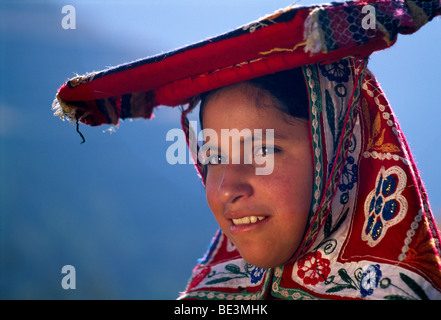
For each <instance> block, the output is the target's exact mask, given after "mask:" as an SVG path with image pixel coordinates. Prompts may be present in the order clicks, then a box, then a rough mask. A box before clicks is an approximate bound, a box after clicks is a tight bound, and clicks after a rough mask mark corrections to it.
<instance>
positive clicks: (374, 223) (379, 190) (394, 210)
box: [361, 166, 408, 247]
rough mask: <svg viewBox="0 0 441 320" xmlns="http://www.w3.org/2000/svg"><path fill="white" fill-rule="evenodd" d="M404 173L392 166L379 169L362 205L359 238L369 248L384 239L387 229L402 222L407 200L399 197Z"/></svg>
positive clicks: (404, 180) (403, 185)
mask: <svg viewBox="0 0 441 320" xmlns="http://www.w3.org/2000/svg"><path fill="white" fill-rule="evenodd" d="M406 181H407V178H406V173H405V172H404V171H403V169H401V168H400V167H397V166H394V167H391V168H389V169H388V170H385V169H384V167H381V169H380V172H379V173H378V175H377V180H376V182H375V185H376V187H375V189H373V190H372V191H371V192H370V193H369V195H368V196H367V198H366V201H365V204H364V212H365V217H366V218H365V222H364V225H363V229H362V234H361V237H362V239H363V240H364V241H367V243H368V245H369V246H371V247H374V246H376V245H377V244H378V243H379V242H380V241H381V240H382V238H383V237H384V235H385V234H386V232H387V229H388V228H390V227H391V226H393V225H395V224H397V223H399V222H400V221H401V220H403V218H404V216H405V215H406V212H407V206H408V205H407V200H406V198H404V196H402V195H401V192H402V191H403V189H404V187H405V185H406Z"/></svg>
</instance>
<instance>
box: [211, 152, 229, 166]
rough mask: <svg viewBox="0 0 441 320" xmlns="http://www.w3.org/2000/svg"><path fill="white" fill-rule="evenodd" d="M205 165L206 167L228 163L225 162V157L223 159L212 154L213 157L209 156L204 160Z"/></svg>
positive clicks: (218, 155)
mask: <svg viewBox="0 0 441 320" xmlns="http://www.w3.org/2000/svg"><path fill="white" fill-rule="evenodd" d="M205 163H206V164H208V165H217V164H224V163H228V162H227V159H226V158H225V157H223V156H222V155H220V154H213V155H210V156H209V157H208V158H207V159H206V161H205Z"/></svg>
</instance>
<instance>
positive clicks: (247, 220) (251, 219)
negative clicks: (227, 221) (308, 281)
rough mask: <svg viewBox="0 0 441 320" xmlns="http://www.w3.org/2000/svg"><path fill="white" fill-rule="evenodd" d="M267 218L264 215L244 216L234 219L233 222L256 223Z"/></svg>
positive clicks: (236, 223)
mask: <svg viewBox="0 0 441 320" xmlns="http://www.w3.org/2000/svg"><path fill="white" fill-rule="evenodd" d="M263 219H265V217H264V216H258V217H256V216H250V217H243V218H241V219H233V223H234V224H235V225H238V224H250V223H256V222H257V221H260V220H263Z"/></svg>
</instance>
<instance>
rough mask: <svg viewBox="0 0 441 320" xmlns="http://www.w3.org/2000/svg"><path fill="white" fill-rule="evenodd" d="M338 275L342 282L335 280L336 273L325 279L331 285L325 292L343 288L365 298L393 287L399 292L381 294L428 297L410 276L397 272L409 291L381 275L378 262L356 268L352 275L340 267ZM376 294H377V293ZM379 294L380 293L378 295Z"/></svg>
mask: <svg viewBox="0 0 441 320" xmlns="http://www.w3.org/2000/svg"><path fill="white" fill-rule="evenodd" d="M337 274H338V276H339V277H340V279H341V281H343V282H335V277H336V275H331V276H329V277H328V278H327V279H326V280H325V285H333V286H332V287H330V288H329V289H328V290H326V292H327V293H334V292H338V291H342V290H345V289H352V290H357V291H359V292H360V296H361V298H366V297H368V296H371V295H373V294H374V292H375V291H376V290H380V289H381V290H382V289H388V288H389V287H394V288H395V289H397V291H398V292H400V294H393V295H386V296H383V298H384V299H387V300H415V299H422V300H427V299H429V298H428V296H427V294H426V292H425V291H424V289H423V288H421V286H420V285H419V284H418V283H417V282H416V281H415V280H413V279H412V278H410V277H409V276H407V275H405V274H404V273H399V275H400V280H401V281H402V282H403V283H404V284H405V285H406V286H407V287H408V288H410V289H411V291H410V290H409V289H407V288H405V287H403V286H401V287H400V286H398V285H396V284H394V283H393V282H392V280H391V279H390V278H387V277H383V273H382V271H381V267H380V265H379V264H374V265H369V266H368V267H367V268H366V270H365V271H363V269H362V268H358V269H356V270H355V272H354V276H353V277H351V276H350V275H349V274H348V272H347V270H346V269H344V268H340V269H339V270H338V271H337ZM377 296H378V295H377ZM379 296H381V293H380V295H379Z"/></svg>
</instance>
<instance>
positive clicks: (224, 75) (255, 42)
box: [53, 0, 441, 126]
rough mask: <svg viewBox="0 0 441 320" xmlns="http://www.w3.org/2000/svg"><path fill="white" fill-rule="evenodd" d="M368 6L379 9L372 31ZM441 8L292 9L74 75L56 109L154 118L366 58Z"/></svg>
mask: <svg viewBox="0 0 441 320" xmlns="http://www.w3.org/2000/svg"><path fill="white" fill-rule="evenodd" d="M367 5H369V6H370V7H367ZM366 8H367V9H368V10H366ZM369 8H371V9H372V8H373V9H374V10H375V21H373V22H374V24H375V26H374V27H373V28H372V25H371V23H372V20H369V19H371V18H372V16H369V14H372V13H370V11H369ZM440 8H441V5H440V2H439V1H389V0H367V1H356V2H346V3H333V4H327V5H323V6H309V7H288V8H286V9H283V10H279V11H277V12H275V13H274V14H272V15H269V16H266V17H264V18H262V19H260V20H258V21H255V22H252V23H250V24H247V25H245V26H242V27H240V28H238V29H236V30H234V31H231V32H228V33H225V34H223V35H220V36H217V37H214V38H211V39H208V40H204V41H201V42H199V43H196V44H193V45H189V46H187V47H184V48H181V49H177V50H175V51H172V52H168V53H164V54H160V55H157V56H153V57H148V58H145V59H141V60H138V61H134V62H131V63H127V64H124V65H120V66H116V67H113V68H110V69H107V70H103V71H99V72H93V73H90V74H86V75H84V76H78V77H75V78H73V79H71V80H69V81H67V82H66V83H65V84H63V85H62V86H61V88H60V89H59V90H58V93H57V95H56V97H57V99H56V100H55V101H54V106H53V109H54V110H55V114H56V115H59V116H61V117H62V118H63V119H64V118H65V117H67V118H68V119H69V120H71V121H80V122H82V123H85V124H88V125H92V126H98V125H101V124H114V125H116V124H118V123H119V119H126V118H151V116H152V113H153V109H154V108H155V107H157V106H159V105H166V106H177V105H183V104H186V103H188V102H189V101H190V99H191V98H192V97H194V96H196V95H198V94H200V93H202V92H206V91H209V90H212V89H215V88H219V87H222V86H225V85H229V84H232V83H235V82H240V81H244V80H248V79H251V78H255V77H259V76H262V75H265V74H270V73H274V72H278V71H282V70H286V69H291V68H295V67H299V66H302V65H309V64H314V63H318V62H321V61H329V60H334V59H340V58H343V57H347V56H362V57H368V56H369V55H370V54H371V53H372V52H374V51H377V50H381V49H385V48H387V47H389V46H391V45H392V44H393V43H394V42H395V41H396V38H397V34H398V33H402V34H408V33H413V32H415V31H416V30H418V29H419V28H420V27H421V26H422V25H423V24H424V23H426V22H427V21H430V20H431V19H433V17H435V16H436V15H438V14H440V12H441V9H440ZM342 17H345V19H342Z"/></svg>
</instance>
